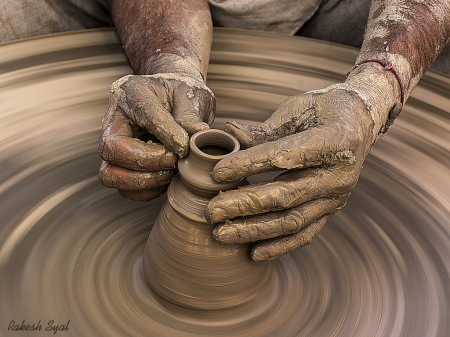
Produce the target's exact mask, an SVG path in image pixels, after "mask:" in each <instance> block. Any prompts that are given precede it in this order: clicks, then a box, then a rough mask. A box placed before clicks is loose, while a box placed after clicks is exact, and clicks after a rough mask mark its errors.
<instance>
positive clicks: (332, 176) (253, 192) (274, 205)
mask: <svg viewBox="0 0 450 337" xmlns="http://www.w3.org/2000/svg"><path fill="white" fill-rule="evenodd" d="M357 180H358V174H357V173H356V172H353V171H352V170H345V169H343V168H333V169H331V168H330V169H320V168H318V169H305V170H297V171H288V172H285V173H283V174H281V175H280V176H278V177H277V178H276V179H274V180H273V181H266V182H260V183H256V184H251V185H247V186H242V187H240V188H239V189H237V190H230V191H226V192H222V193H219V195H217V196H216V197H214V198H213V199H212V200H211V201H210V202H209V203H208V205H207V207H206V211H205V217H206V220H207V221H208V222H210V223H213V224H218V223H220V222H223V221H225V220H229V219H233V218H237V217H244V216H248V215H255V214H261V213H267V212H275V211H280V210H284V209H290V208H294V207H297V206H299V205H301V204H304V203H305V202H308V201H310V200H314V199H318V198H322V197H333V196H341V195H347V194H349V193H350V192H351V191H352V189H353V188H354V186H355V184H356V182H357Z"/></svg>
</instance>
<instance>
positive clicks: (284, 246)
mask: <svg viewBox="0 0 450 337" xmlns="http://www.w3.org/2000/svg"><path fill="white" fill-rule="evenodd" d="M330 217H331V215H325V216H323V217H321V218H320V219H318V220H316V221H314V222H313V223H312V224H310V225H309V226H308V227H306V228H304V229H302V230H301V231H299V232H297V233H295V234H290V235H286V236H283V237H280V238H275V239H269V240H266V241H262V242H259V243H257V244H256V245H254V246H253V247H252V250H251V257H252V259H253V260H254V261H256V262H258V261H268V260H273V259H276V258H278V257H281V256H283V255H286V254H288V253H290V252H292V251H293V250H295V249H298V248H300V247H304V246H306V245H308V244H310V243H311V242H312V240H313V239H314V238H315V237H316V236H317V235H318V234H319V233H320V231H321V230H322V228H323V227H324V226H325V223H326V222H327V220H328V219H329V218H330Z"/></svg>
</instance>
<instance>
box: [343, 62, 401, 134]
mask: <svg viewBox="0 0 450 337" xmlns="http://www.w3.org/2000/svg"><path fill="white" fill-rule="evenodd" d="M345 83H346V84H347V85H349V86H350V87H351V88H352V90H354V91H356V92H357V93H358V95H359V96H360V97H361V98H362V99H363V101H364V102H365V104H366V107H367V109H368V110H369V112H370V114H371V117H372V119H373V121H374V130H373V132H374V136H375V137H374V141H376V140H377V139H378V138H380V135H381V134H383V133H385V132H386V131H387V128H388V127H389V125H390V124H392V122H393V119H395V117H396V116H397V115H398V113H399V112H400V110H401V107H402V104H401V102H402V87H401V84H400V83H399V80H398V78H397V76H396V74H395V73H394V72H392V71H391V70H390V69H387V68H386V67H385V66H383V65H382V64H381V63H378V62H376V61H374V62H365V63H361V64H359V65H358V66H356V67H355V68H353V69H352V70H351V71H350V72H349V74H348V75H347V79H346V81H345ZM394 114H395V116H394Z"/></svg>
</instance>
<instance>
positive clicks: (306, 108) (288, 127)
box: [225, 95, 317, 149]
mask: <svg viewBox="0 0 450 337" xmlns="http://www.w3.org/2000/svg"><path fill="white" fill-rule="evenodd" d="M316 120H317V117H316V111H315V107H314V105H313V104H311V102H310V99H309V96H306V95H300V96H292V97H288V98H287V99H285V100H284V101H283V102H281V104H280V105H279V107H278V109H277V110H276V111H275V112H274V113H273V114H272V115H271V116H270V117H269V118H268V119H267V120H266V121H265V122H263V123H261V124H259V125H257V126H254V125H246V124H241V123H239V122H228V123H227V124H226V125H225V131H226V132H228V133H230V134H232V135H233V136H234V137H236V138H237V140H239V143H240V144H241V147H242V149H247V148H249V147H253V146H256V145H259V144H263V143H266V142H269V141H274V140H277V139H280V138H283V137H286V136H289V135H292V134H294V133H297V132H299V131H303V130H306V129H307V128H308V127H309V126H310V125H311V124H314V123H315V122H316Z"/></svg>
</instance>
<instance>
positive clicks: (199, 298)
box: [143, 129, 270, 310]
mask: <svg viewBox="0 0 450 337" xmlns="http://www.w3.org/2000/svg"><path fill="white" fill-rule="evenodd" d="M238 150H239V143H238V142H237V140H236V139H235V138H234V137H232V136H231V135H229V134H227V133H225V132H224V131H220V130H213V129H211V130H204V131H200V132H198V133H196V134H195V135H194V136H192V137H191V141H190V152H189V155H188V156H187V158H185V159H181V160H180V161H179V164H178V166H179V172H180V174H179V175H178V176H177V177H175V178H174V180H173V181H172V182H171V184H170V186H169V189H168V191H167V198H166V201H165V203H164V206H163V207H162V209H161V211H160V214H159V216H158V218H157V220H156V222H155V224H154V226H153V228H152V231H151V233H150V236H149V239H148V242H147V245H146V247H145V251H144V258H143V268H144V275H145V277H146V279H147V281H148V283H149V285H150V286H151V287H152V289H153V290H154V291H156V292H157V293H158V294H159V295H160V296H162V297H164V298H165V299H167V300H169V301H171V302H173V303H176V304H178V305H181V306H184V307H188V308H194V309H201V310H221V309H227V308H231V307H235V306H239V305H243V304H245V303H247V302H249V301H251V300H252V299H254V298H256V297H257V296H259V295H260V294H261V293H262V292H263V289H264V288H265V287H266V286H267V284H268V281H269V277H270V263H265V262H264V263H255V262H254V261H253V260H252V259H251V258H250V245H242V244H240V245H220V244H218V243H217V242H216V241H215V240H214V238H213V236H212V231H213V229H214V225H211V224H209V223H207V221H206V220H205V217H204V212H205V209H206V205H207V204H208V202H209V201H210V200H211V198H213V197H214V196H215V195H217V193H219V191H225V190H228V189H232V188H236V187H238V186H239V185H241V184H242V183H243V181H237V182H232V183H226V184H222V183H218V182H216V181H214V179H213V178H212V175H211V171H212V169H213V167H214V165H215V164H216V163H217V162H219V161H220V160H221V159H222V158H224V157H225V156H226V155H227V154H230V153H232V152H236V151H238Z"/></svg>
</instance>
